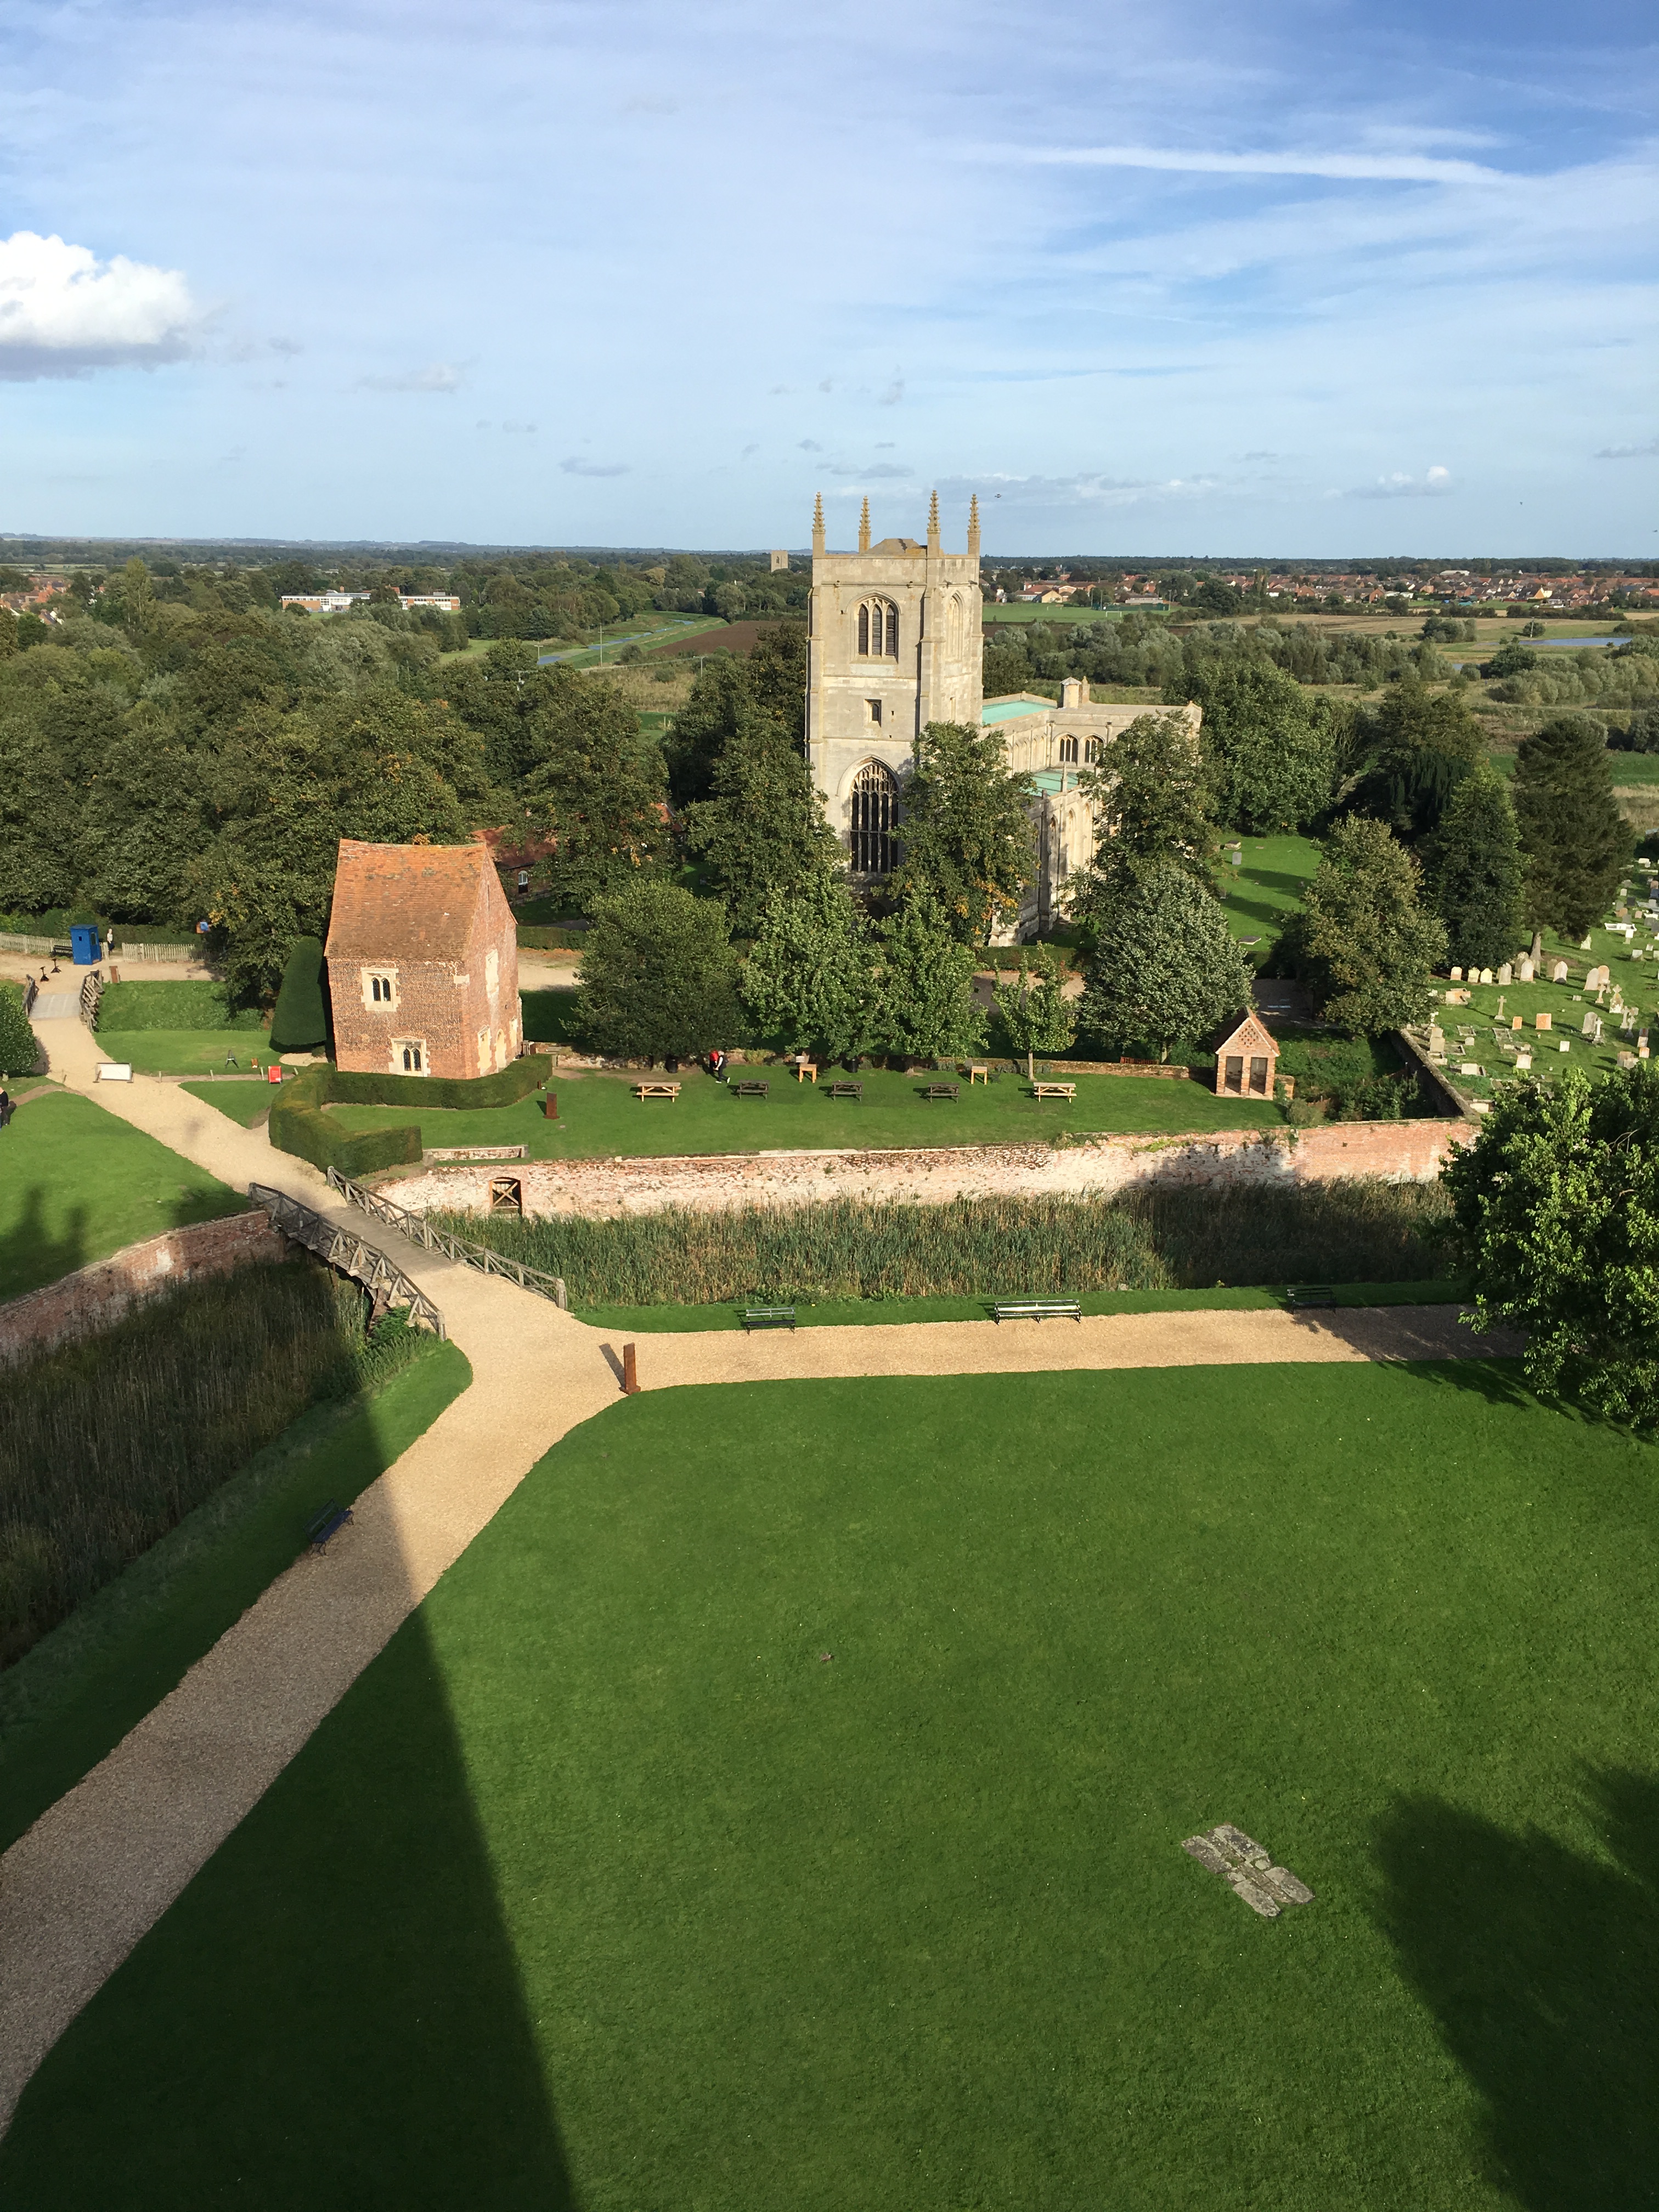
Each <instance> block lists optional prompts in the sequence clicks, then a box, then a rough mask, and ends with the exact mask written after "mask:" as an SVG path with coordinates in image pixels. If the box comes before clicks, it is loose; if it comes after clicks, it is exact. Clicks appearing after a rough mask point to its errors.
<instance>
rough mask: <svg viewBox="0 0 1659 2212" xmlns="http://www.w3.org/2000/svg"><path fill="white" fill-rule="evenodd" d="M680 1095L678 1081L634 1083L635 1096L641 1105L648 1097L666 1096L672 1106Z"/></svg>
mask: <svg viewBox="0 0 1659 2212" xmlns="http://www.w3.org/2000/svg"><path fill="white" fill-rule="evenodd" d="M679 1095H680V1086H679V1085H678V1083H636V1084H635V1085H634V1096H635V1097H636V1098H637V1099H638V1100H639V1102H640V1103H641V1106H643V1105H644V1103H645V1102H646V1100H647V1098H665V1099H667V1101H668V1103H669V1104H670V1105H672V1104H673V1103H674V1101H675V1099H677V1098H678V1097H679Z"/></svg>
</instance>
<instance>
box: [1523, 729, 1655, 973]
mask: <svg viewBox="0 0 1659 2212" xmlns="http://www.w3.org/2000/svg"><path fill="white" fill-rule="evenodd" d="M1515 815H1516V822H1517V823H1519V825H1520V830H1521V847H1522V851H1523V852H1524V853H1525V854H1526V856H1527V878H1526V890H1525V901H1526V907H1527V912H1528V915H1529V916H1530V918H1531V919H1532V920H1533V921H1536V922H1539V923H1541V924H1545V925H1547V926H1548V927H1552V928H1554V929H1559V931H1560V932H1561V933H1562V935H1563V936H1564V937H1582V936H1583V934H1584V932H1585V931H1586V930H1587V929H1588V928H1589V926H1590V924H1591V923H1592V922H1593V921H1596V920H1597V919H1598V918H1599V916H1600V915H1601V913H1602V912H1603V910H1604V909H1605V908H1606V906H1607V901H1608V899H1609V897H1610V896H1612V894H1613V890H1614V888H1615V886H1616V885H1617V884H1618V881H1619V877H1620V872H1621V871H1622V870H1623V869H1624V868H1625V866H1626V865H1627V864H1628V862H1629V860H1630V856H1631V851H1632V841H1631V832H1630V825H1629V824H1628V823H1626V820H1625V818H1624V817H1623V815H1622V814H1620V811H1619V802H1618V800H1617V799H1614V797H1613V767H1612V763H1611V761H1610V760H1609V758H1608V756H1607V744H1606V742H1605V740H1604V739H1603V738H1602V735H1601V730H1600V729H1599V727H1598V726H1596V724H1595V723H1594V722H1591V721H1589V720H1586V719H1585V718H1584V717H1583V715H1579V714H1563V715H1559V716H1558V717H1557V719H1556V720H1554V721H1553V722H1546V723H1545V725H1544V726H1543V728H1542V729H1541V730H1540V731H1538V732H1536V733H1535V734H1534V736H1532V737H1529V738H1522V740H1521V746H1520V750H1519V752H1518V754H1517V755H1516V764H1515Z"/></svg>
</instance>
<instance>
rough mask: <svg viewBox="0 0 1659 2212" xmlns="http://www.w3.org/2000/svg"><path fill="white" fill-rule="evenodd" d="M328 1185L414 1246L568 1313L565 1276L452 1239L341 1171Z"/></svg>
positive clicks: (462, 1239) (464, 1239)
mask: <svg viewBox="0 0 1659 2212" xmlns="http://www.w3.org/2000/svg"><path fill="white" fill-rule="evenodd" d="M328 1182H329V1188H330V1189H331V1190H337V1191H338V1192H339V1194H340V1195H341V1197H342V1198H343V1199H345V1200H347V1201H348V1202H349V1204H351V1205H352V1206H362V1210H363V1212H365V1213H367V1214H368V1215H370V1216H371V1217H372V1218H374V1220H376V1221H384V1222H385V1224H386V1226H387V1228H388V1229H395V1230H396V1231H398V1235H399V1236H400V1237H408V1239H409V1240H410V1243H411V1244H423V1245H425V1247H426V1249H427V1250H428V1252H441V1253H442V1254H443V1255H444V1257H445V1258H446V1259H447V1260H459V1261H461V1263H462V1264H463V1266H465V1267H476V1268H477V1270H478V1273H480V1274H481V1275H505V1276H506V1277H507V1280H508V1282H510V1283H516V1284H517V1285H518V1286H519V1288H520V1290H521V1291H535V1292H536V1293H537V1295H538V1297H544V1298H551V1300H552V1301H553V1303H554V1304H555V1305H556V1306H562V1307H564V1308H565V1309H566V1310H568V1308H569V1304H570V1300H569V1297H568V1294H567V1292H566V1291H565V1287H564V1278H563V1277H562V1275H544V1273H542V1271H541V1269H540V1268H539V1267H526V1266H525V1264H524V1262H523V1261H521V1260H504V1259H503V1258H502V1257H501V1254H500V1253H499V1252H492V1251H491V1250H490V1249H489V1246H488V1245H487V1244H475V1243H472V1241H471V1238H470V1237H456V1236H453V1235H452V1234H451V1232H450V1231H448V1230H447V1229H435V1228H434V1227H433V1226H432V1224H431V1223H430V1222H429V1221H428V1219H427V1218H426V1216H425V1215H424V1214H423V1213H412V1212H410V1209H409V1208H408V1207H407V1206H398V1205H395V1204H394V1203H393V1202H392V1200H391V1199H389V1198H383V1197H382V1196H381V1194H380V1192H379V1191H378V1190H370V1189H368V1188H367V1187H366V1186H365V1185H364V1184H362V1183H360V1182H352V1180H351V1178H350V1176H343V1175H342V1174H341V1173H340V1170H338V1168H334V1167H331V1168H330V1170H329V1171H328Z"/></svg>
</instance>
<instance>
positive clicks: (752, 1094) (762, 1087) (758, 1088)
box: [726, 1082, 769, 1098]
mask: <svg viewBox="0 0 1659 2212" xmlns="http://www.w3.org/2000/svg"><path fill="white" fill-rule="evenodd" d="M726 1089H727V1090H728V1091H730V1092H731V1094H732V1097H734V1098H764V1097H765V1096H766V1094H767V1091H768V1089H769V1085H766V1084H764V1083H752V1082H751V1083H728V1084H727V1085H726Z"/></svg>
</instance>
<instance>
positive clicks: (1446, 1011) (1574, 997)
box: [1437, 870, 1659, 1098]
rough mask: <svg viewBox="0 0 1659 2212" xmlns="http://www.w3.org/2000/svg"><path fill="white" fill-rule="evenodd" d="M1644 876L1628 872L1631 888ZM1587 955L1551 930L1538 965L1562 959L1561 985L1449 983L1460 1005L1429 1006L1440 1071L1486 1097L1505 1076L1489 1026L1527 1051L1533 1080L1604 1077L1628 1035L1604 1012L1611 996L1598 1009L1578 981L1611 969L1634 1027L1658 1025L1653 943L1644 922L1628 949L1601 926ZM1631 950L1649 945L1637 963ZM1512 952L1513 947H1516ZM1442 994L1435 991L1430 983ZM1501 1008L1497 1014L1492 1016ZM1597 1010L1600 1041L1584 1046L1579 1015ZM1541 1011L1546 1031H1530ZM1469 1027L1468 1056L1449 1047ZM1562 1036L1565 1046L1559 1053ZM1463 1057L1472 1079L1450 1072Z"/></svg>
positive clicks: (1658, 980) (1658, 968) (1658, 979)
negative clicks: (1439, 1038) (1517, 1021)
mask: <svg viewBox="0 0 1659 2212" xmlns="http://www.w3.org/2000/svg"><path fill="white" fill-rule="evenodd" d="M1645 880H1646V876H1645V871H1641V872H1638V871H1637V870H1632V875H1631V883H1632V890H1633V889H1634V887H1635V885H1636V884H1638V882H1639V883H1643V884H1645ZM1589 938H1590V943H1589V951H1584V950H1583V945H1582V943H1581V942H1580V941H1579V940H1578V939H1571V940H1569V939H1565V938H1562V937H1559V936H1557V935H1556V933H1554V931H1553V930H1546V931H1545V933H1544V959H1545V961H1546V962H1549V961H1553V960H1556V959H1562V960H1565V961H1567V962H1569V963H1571V975H1570V976H1569V979H1568V981H1566V982H1565V983H1548V982H1539V983H1510V984H1499V983H1474V984H1455V985H1453V986H1452V987H1453V988H1454V989H1467V990H1468V993H1469V1004H1468V1006H1444V1005H1441V1006H1439V1007H1438V1008H1437V1013H1438V1018H1439V1020H1440V1022H1441V1024H1442V1025H1443V1028H1444V1030H1445V1032H1446V1038H1447V1054H1446V1057H1447V1060H1448V1063H1449V1065H1448V1073H1449V1074H1450V1076H1451V1078H1452V1079H1453V1081H1454V1082H1455V1084H1456V1085H1457V1087H1458V1088H1459V1089H1460V1090H1461V1091H1467V1092H1468V1094H1469V1095H1470V1096H1471V1097H1475V1098H1486V1097H1491V1096H1492V1087H1493V1085H1494V1083H1496V1084H1498V1085H1501V1084H1502V1083H1503V1082H1504V1081H1505V1080H1506V1079H1508V1066H1509V1064H1508V1063H1506V1062H1505V1061H1504V1058H1503V1055H1502V1054H1501V1053H1500V1052H1499V1051H1498V1045H1497V1042H1496V1040H1495V1039H1494V1037H1493V1035H1492V1031H1493V1030H1494V1028H1499V1029H1502V1030H1504V1033H1505V1034H1506V1035H1507V1036H1510V1039H1511V1041H1512V1042H1518V1043H1520V1044H1522V1045H1524V1046H1525V1047H1527V1048H1529V1049H1530V1050H1531V1052H1532V1055H1533V1061H1532V1072H1533V1073H1534V1075H1559V1073H1561V1072H1562V1071H1563V1070H1564V1069H1565V1068H1568V1067H1577V1068H1581V1069H1583V1071H1584V1072H1585V1073H1589V1074H1591V1075H1605V1074H1607V1073H1610V1072H1611V1071H1612V1070H1613V1068H1615V1067H1616V1066H1617V1065H1618V1056H1619V1054H1620V1052H1621V1051H1628V1050H1630V1049H1631V1048H1632V1046H1633V1043H1634V1037H1633V1036H1628V1037H1627V1036H1624V1035H1622V1034H1621V1033H1620V1029H1619V1024H1618V1018H1617V1017H1616V1016H1613V1015H1611V1014H1610V1013H1609V1012H1608V1004H1607V1002H1608V1000H1610V998H1611V996H1612V994H1611V992H1608V993H1607V994H1604V996H1603V999H1602V1003H1601V1007H1600V1008H1599V1009H1598V1008H1597V1006H1596V1004H1595V997H1594V994H1592V995H1591V996H1590V997H1589V998H1586V997H1585V996H1584V994H1583V981H1584V973H1585V970H1586V969H1588V968H1589V967H1592V966H1595V967H1601V966H1605V967H1607V969H1610V970H1611V972H1612V975H1613V981H1614V982H1615V983H1616V984H1617V985H1618V986H1619V987H1620V990H1621V991H1622V992H1623V994H1624V995H1625V998H1626V1000H1627V1002H1628V1003H1629V1004H1631V1005H1632V1006H1636V1007H1637V1008H1638V1010H1639V1018H1640V1022H1641V1025H1642V1026H1643V1027H1644V1029H1645V1028H1647V1027H1649V1026H1650V1024H1659V960H1656V959H1655V958H1654V957H1652V952H1651V947H1652V946H1653V945H1654V943H1655V941H1656V940H1655V939H1654V938H1653V936H1652V935H1651V934H1650V932H1649V930H1648V927H1647V926H1646V924H1645V923H1644V922H1641V921H1638V923H1637V929H1636V936H1635V939H1634V940H1633V942H1632V945H1626V942H1625V939H1623V938H1622V937H1616V936H1614V935H1613V932H1612V931H1611V930H1608V929H1602V928H1600V927H1598V928H1595V929H1592V930H1591V931H1590V933H1589ZM1637 946H1644V947H1647V948H1649V957H1647V958H1646V959H1644V960H1636V959H1632V957H1631V955H1632V951H1634V950H1635V948H1636V947H1637ZM1516 949H1517V950H1519V947H1518V946H1517V948H1516ZM1437 988H1438V989H1442V990H1443V986H1441V985H1437ZM1500 1008H1501V1012H1500ZM1598 1011H1599V1012H1600V1013H1601V1022H1602V1032H1603V1034H1602V1041H1601V1043H1600V1044H1599V1045H1598V1044H1592V1043H1591V1042H1589V1039H1588V1038H1587V1037H1586V1036H1584V1035H1583V1022H1584V1017H1585V1015H1586V1014H1587V1013H1592V1012H1598ZM1541 1013H1547V1014H1548V1015H1549V1017H1550V1020H1551V1024H1552V1027H1551V1028H1550V1029H1549V1030H1546V1031H1544V1032H1542V1033H1541V1032H1540V1031H1539V1030H1538V1029H1537V1028H1536V1026H1535V1023H1536V1017H1537V1016H1538V1015H1539V1014H1541ZM1516 1014H1519V1015H1520V1017H1521V1018H1522V1023H1523V1024H1524V1027H1523V1028H1522V1030H1519V1031H1516V1030H1513V1029H1512V1028H1511V1027H1510V1024H1511V1023H1512V1022H1513V1020H1514V1018H1515V1016H1516ZM1460 1025H1461V1026H1462V1027H1463V1028H1466V1029H1474V1030H1476V1031H1477V1035H1476V1036H1475V1038H1474V1043H1473V1047H1472V1049H1471V1050H1470V1051H1468V1053H1464V1052H1462V1050H1461V1049H1459V1048H1456V1039H1457V1030H1458V1028H1459V1026H1460ZM1563 1039H1565V1041H1566V1042H1567V1046H1568V1049H1567V1050H1566V1051H1565V1052H1563V1051H1562V1050H1561V1049H1560V1047H1561V1043H1562V1041H1563ZM1464 1059H1472V1060H1476V1061H1478V1062H1479V1063H1480V1067H1481V1070H1482V1073H1481V1074H1480V1075H1479V1076H1465V1075H1462V1074H1461V1073H1459V1072H1458V1070H1459V1066H1460V1064H1461V1062H1462V1060H1464Z"/></svg>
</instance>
